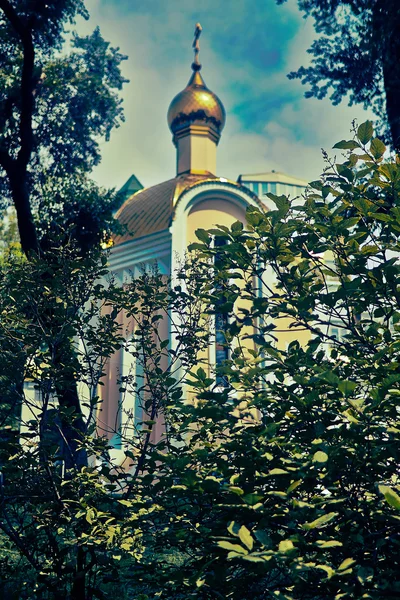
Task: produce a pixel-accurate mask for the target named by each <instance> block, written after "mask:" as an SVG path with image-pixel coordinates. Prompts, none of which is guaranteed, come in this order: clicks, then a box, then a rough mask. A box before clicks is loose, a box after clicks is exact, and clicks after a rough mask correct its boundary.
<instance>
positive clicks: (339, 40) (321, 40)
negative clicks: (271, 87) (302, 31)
mask: <svg viewBox="0 0 400 600" xmlns="http://www.w3.org/2000/svg"><path fill="white" fill-rule="evenodd" d="M285 1H286V0H277V3H278V4H283V3H284V2H285ZM298 4H299V9H300V10H301V11H303V12H304V16H305V17H308V16H311V17H312V18H313V19H314V21H315V23H314V26H315V30H316V33H317V34H318V37H317V39H316V40H314V42H313V43H312V45H311V47H310V49H309V52H310V54H311V55H312V56H313V59H312V62H311V66H309V67H300V68H299V69H298V71H295V72H292V73H290V74H289V78H290V79H294V78H298V79H301V81H302V83H303V84H307V85H309V86H310V89H309V90H308V91H307V92H306V94H305V95H306V97H307V98H310V97H315V98H319V99H321V98H325V97H326V96H327V95H328V93H329V94H330V100H331V101H332V102H333V104H339V102H340V101H341V100H342V99H343V98H345V97H348V98H349V104H350V106H351V105H353V104H363V106H364V108H370V109H372V110H373V111H374V112H375V114H376V115H377V116H378V118H379V119H380V120H381V129H382V133H383V134H384V136H385V138H386V139H387V140H388V141H390V142H391V145H392V147H393V148H395V149H397V150H399V148H400V110H399V98H400V67H399V64H400V40H399V35H398V31H399V28H400V9H399V6H398V2H397V1H396V0H299V2H298Z"/></svg>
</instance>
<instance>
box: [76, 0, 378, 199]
mask: <svg viewBox="0 0 400 600" xmlns="http://www.w3.org/2000/svg"><path fill="white" fill-rule="evenodd" d="M87 4H88V8H89V10H90V12H91V15H92V17H91V20H90V21H89V23H79V28H80V30H81V31H82V32H85V33H86V32H87V31H89V30H91V29H93V28H94V26H96V25H97V24H98V25H100V28H101V30H102V32H103V35H104V37H105V38H106V39H108V40H110V42H111V44H112V45H114V46H120V48H121V51H122V52H124V53H126V54H128V56H129V60H128V61H126V63H125V64H124V65H123V71H124V74H125V76H126V77H128V78H129V79H130V83H129V84H128V85H127V86H126V87H125V90H124V92H123V96H124V106H125V114H126V122H125V123H124V125H123V126H122V127H120V128H119V129H118V130H116V131H115V132H114V133H113V134H112V137H111V141H110V142H109V143H104V144H103V146H102V153H103V160H102V163H101V165H100V166H99V167H98V168H97V169H96V170H95V173H94V176H95V178H96V179H97V180H98V181H99V182H100V183H101V184H102V185H105V186H107V187H113V186H115V187H117V188H118V187H120V186H121V185H122V184H123V183H124V182H125V181H126V180H127V179H128V177H129V176H130V175H131V174H132V173H135V175H136V176H137V177H138V178H139V180H141V181H142V183H143V184H144V185H146V186H148V185H153V184H156V183H158V182H160V181H163V180H166V179H169V178H171V177H173V176H174V175H175V148H174V147H173V145H172V141H171V134H170V132H169V130H168V126H167V122H166V114H167V110H168V106H169V103H170V101H171V100H172V98H173V97H174V96H175V94H176V93H177V92H179V91H180V90H181V89H182V88H184V87H185V85H186V83H187V81H188V79H189V77H190V73H191V71H190V63H191V60H192V53H191V47H190V45H191V41H192V33H193V30H194V24H195V22H196V21H200V22H201V23H202V26H203V34H202V38H201V62H202V63H203V71H202V74H204V79H205V81H206V83H207V85H208V87H209V88H210V89H212V90H213V91H214V92H216V93H217V94H218V96H219V97H220V98H221V100H222V101H223V103H224V105H225V108H226V110H227V125H226V128H225V130H224V132H223V135H222V139H221V143H220V146H219V149H218V174H220V175H223V176H227V177H229V178H231V179H236V178H237V176H238V175H239V174H240V173H252V172H262V171H269V170H270V169H272V168H275V169H276V170H281V171H285V172H287V173H289V174H292V175H294V176H298V177H302V178H305V179H315V178H316V177H317V176H318V174H319V173H320V171H321V170H322V167H323V163H322V158H321V150H320V148H321V147H324V148H326V149H328V150H329V148H331V147H332V145H333V144H334V143H335V142H336V141H338V140H339V139H342V138H347V137H348V136H349V129H350V125H351V121H352V119H353V118H354V117H357V118H359V119H360V121H361V120H365V118H368V117H370V115H368V116H366V114H365V113H364V112H363V111H362V110H361V109H359V108H357V109H356V108H354V107H353V108H348V107H346V106H345V105H339V106H338V107H333V106H331V104H330V102H329V100H323V101H317V100H314V99H312V100H306V99H304V97H303V94H304V91H305V88H304V87H303V86H302V85H301V84H300V82H299V81H289V80H288V79H287V77H286V74H287V73H288V72H289V71H291V70H293V69H296V68H298V67H299V66H300V65H301V64H304V63H307V62H308V60H309V58H308V55H307V53H306V50H307V48H308V47H309V45H310V42H311V40H312V39H313V36H314V31H313V27H312V23H311V22H309V21H307V22H306V21H304V20H303V19H302V17H301V15H300V13H299V12H298V11H297V9H296V7H295V4H294V3H293V2H292V3H289V4H288V5H283V6H281V7H277V6H276V5H275V3H274V2H266V1H265V0H256V1H254V0H235V5H234V9H233V8H232V10H230V9H227V6H230V5H228V4H227V3H225V2H218V0H203V1H202V3H201V8H199V3H198V1H197V0H185V3H183V2H182V0H168V2H165V0H148V2H145V3H144V2H132V0H118V1H113V2H111V0H89V2H88V3H87Z"/></svg>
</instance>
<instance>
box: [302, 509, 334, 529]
mask: <svg viewBox="0 0 400 600" xmlns="http://www.w3.org/2000/svg"><path fill="white" fill-rule="evenodd" d="M338 514H339V513H336V512H331V513H327V514H326V515H322V517H318V519H315V521H311V523H304V525H302V527H303V529H305V530H306V531H309V530H310V529H319V528H320V527H323V525H326V524H327V523H329V522H330V521H332V519H334V518H335V517H337V515H338Z"/></svg>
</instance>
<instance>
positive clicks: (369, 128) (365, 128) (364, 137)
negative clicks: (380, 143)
mask: <svg viewBox="0 0 400 600" xmlns="http://www.w3.org/2000/svg"><path fill="white" fill-rule="evenodd" d="M373 135H374V127H373V125H372V121H365V123H361V125H360V126H359V128H358V129H357V137H358V139H359V140H360V142H361V143H362V144H368V142H369V140H370V139H371V138H372V136H373Z"/></svg>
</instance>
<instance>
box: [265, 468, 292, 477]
mask: <svg viewBox="0 0 400 600" xmlns="http://www.w3.org/2000/svg"><path fill="white" fill-rule="evenodd" d="M267 474H268V475H271V476H272V475H287V474H288V471H285V469H271V471H268V473H267Z"/></svg>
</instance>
